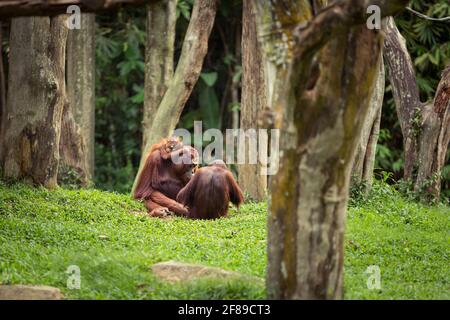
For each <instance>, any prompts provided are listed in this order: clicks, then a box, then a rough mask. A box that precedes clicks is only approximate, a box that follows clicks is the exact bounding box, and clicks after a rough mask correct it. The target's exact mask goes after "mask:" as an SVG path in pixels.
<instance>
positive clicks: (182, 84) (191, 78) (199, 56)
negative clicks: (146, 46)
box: [132, 0, 217, 192]
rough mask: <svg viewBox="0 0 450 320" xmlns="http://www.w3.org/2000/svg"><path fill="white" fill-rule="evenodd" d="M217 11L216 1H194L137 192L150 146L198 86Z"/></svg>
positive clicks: (173, 124) (145, 150) (165, 133)
mask: <svg viewBox="0 0 450 320" xmlns="http://www.w3.org/2000/svg"><path fill="white" fill-rule="evenodd" d="M216 10H217V1H216V0H196V1H195V2H194V7H193V9H192V15H191V19H190V21H189V26H188V29H187V31H186V36H185V38H184V42H183V48H182V50H181V55H180V59H179V61H178V65H177V67H176V70H175V73H174V76H173V78H172V80H171V82H170V85H169V87H168V89H167V91H166V93H165V94H164V97H163V98H162V100H161V103H160V104H159V106H158V110H157V111H156V114H155V117H154V119H153V125H152V127H151V129H149V134H148V136H147V138H146V139H147V142H146V144H145V146H144V148H143V150H142V156H141V162H140V165H139V170H138V173H137V175H136V179H135V181H134V185H133V190H132V191H133V192H134V188H135V187H136V183H137V181H138V179H139V176H140V174H141V171H142V168H143V166H144V164H145V160H146V156H147V153H148V151H149V150H150V147H151V146H152V145H153V144H155V143H156V142H158V141H159V140H161V139H162V138H165V137H168V136H170V135H171V134H172V132H173V130H174V129H175V127H176V125H177V123H178V120H179V118H180V115H181V112H182V111H183V108H184V105H185V104H186V101H187V100H188V98H189V96H190V94H191V92H192V89H193V88H194V85H195V84H196V83H197V80H198V77H199V76H200V72H201V70H202V65H203V59H204V58H205V55H206V53H207V52H208V38H209V34H210V33H211V29H212V27H213V24H214V18H215V15H216Z"/></svg>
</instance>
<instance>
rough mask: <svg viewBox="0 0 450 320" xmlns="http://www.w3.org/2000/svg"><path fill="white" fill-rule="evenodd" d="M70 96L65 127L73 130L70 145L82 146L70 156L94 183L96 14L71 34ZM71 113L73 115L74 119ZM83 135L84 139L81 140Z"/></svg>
mask: <svg viewBox="0 0 450 320" xmlns="http://www.w3.org/2000/svg"><path fill="white" fill-rule="evenodd" d="M67 95H68V100H69V104H68V106H67V108H66V110H65V113H67V114H68V115H67V116H64V117H63V120H64V121H65V122H66V123H65V125H64V126H63V127H64V128H66V129H69V130H68V132H67V138H68V140H67V142H68V143H70V141H72V142H74V141H77V143H76V144H78V146H79V147H78V148H75V149H73V151H74V152H70V153H69V154H72V156H70V159H72V161H68V162H70V163H72V165H75V167H76V168H78V170H77V171H79V172H80V173H81V175H82V176H86V178H87V180H90V179H92V177H93V176H94V166H95V164H94V163H95V14H93V13H83V14H82V15H81V29H79V30H76V29H74V30H69V36H68V40H67ZM69 113H73V116H72V115H69ZM69 119H74V120H75V123H70V121H69ZM78 127H79V128H78ZM78 132H79V133H78ZM80 134H81V136H78V135H80ZM71 136H72V137H73V138H71ZM64 145H65V146H68V144H66V143H64V144H62V146H64ZM83 149H84V150H85V151H84V152H82V150H83ZM77 153H78V154H77ZM62 159H63V160H64V159H65V157H63V158H62ZM73 160H75V161H73ZM83 168H85V169H84V171H85V172H84V173H82V171H83Z"/></svg>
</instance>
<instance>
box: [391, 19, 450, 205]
mask: <svg viewBox="0 0 450 320" xmlns="http://www.w3.org/2000/svg"><path fill="white" fill-rule="evenodd" d="M384 57H385V60H386V64H387V66H388V70H389V80H390V83H391V85H392V91H393V95H394V101H395V107H396V110H397V115H398V118H399V122H400V126H401V129H402V134H403V145H404V153H405V155H404V157H405V158H404V160H405V161H404V162H405V164H404V179H405V180H409V181H411V182H412V183H413V184H414V189H415V191H417V192H420V193H423V194H424V195H425V196H426V197H427V198H429V197H431V198H437V197H438V196H439V194H440V181H441V180H440V174H441V170H442V167H443V166H444V160H445V154H446V152H447V147H448V141H449V136H448V135H449V131H448V127H449V125H450V123H449V115H448V113H449V111H448V108H449V107H448V103H447V102H448V75H447V74H448V69H447V71H446V72H444V74H443V78H442V81H441V83H440V84H439V87H438V89H437V92H436V97H435V99H434V102H431V103H422V102H421V101H420V96H419V88H418V85H417V82H416V75H415V71H414V65H413V63H412V60H411V57H410V55H409V53H408V50H407V48H406V41H405V39H404V38H403V36H402V35H401V34H400V32H399V30H398V28H397V26H396V25H395V21H394V19H393V18H392V17H391V18H389V19H388V23H387V31H386V41H385V48H384Z"/></svg>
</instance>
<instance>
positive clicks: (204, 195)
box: [177, 160, 244, 219]
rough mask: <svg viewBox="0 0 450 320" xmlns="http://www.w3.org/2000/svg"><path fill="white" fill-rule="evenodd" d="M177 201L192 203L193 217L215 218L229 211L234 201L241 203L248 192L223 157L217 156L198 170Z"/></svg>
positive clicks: (235, 203) (190, 214) (237, 203)
mask: <svg viewBox="0 0 450 320" xmlns="http://www.w3.org/2000/svg"><path fill="white" fill-rule="evenodd" d="M177 201H178V202H179V203H181V204H184V205H186V206H188V208H189V213H188V214H187V217H189V218H193V219H215V218H219V217H224V216H226V215H227V213H228V205H229V202H230V201H231V202H232V203H233V204H234V205H236V206H238V207H239V205H241V204H242V202H243V201H244V196H243V195H242V191H241V189H240V188H239V186H238V184H237V183H236V181H235V180H234V177H233V174H232V173H231V171H230V170H228V168H227V166H226V164H225V163H224V162H223V161H222V160H215V161H214V162H213V163H211V164H210V165H209V166H207V167H203V168H200V169H198V170H197V172H196V173H195V175H194V177H193V178H192V179H191V181H189V183H188V184H187V185H186V186H185V187H184V188H183V189H182V190H181V191H180V193H178V196H177Z"/></svg>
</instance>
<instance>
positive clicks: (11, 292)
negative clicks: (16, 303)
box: [0, 285, 64, 300]
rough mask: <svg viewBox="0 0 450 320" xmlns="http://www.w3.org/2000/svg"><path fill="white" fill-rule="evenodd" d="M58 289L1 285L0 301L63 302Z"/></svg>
mask: <svg viewBox="0 0 450 320" xmlns="http://www.w3.org/2000/svg"><path fill="white" fill-rule="evenodd" d="M63 298H64V297H63V294H62V293H61V291H60V290H59V289H58V288H55V287H49V286H26V285H0V300H61V299H63Z"/></svg>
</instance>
